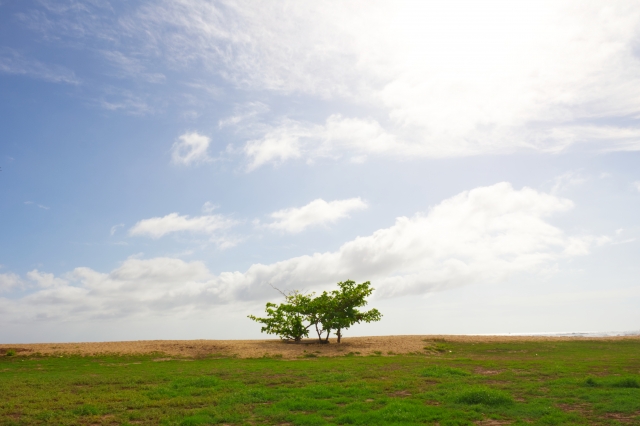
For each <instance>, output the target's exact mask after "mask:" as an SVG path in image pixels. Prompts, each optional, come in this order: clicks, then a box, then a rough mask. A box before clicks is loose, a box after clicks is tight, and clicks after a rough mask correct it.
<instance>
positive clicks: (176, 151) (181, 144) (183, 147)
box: [171, 132, 211, 166]
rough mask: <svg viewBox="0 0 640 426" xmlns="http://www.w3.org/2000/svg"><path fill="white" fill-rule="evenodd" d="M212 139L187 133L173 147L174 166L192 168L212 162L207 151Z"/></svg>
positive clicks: (195, 133)
mask: <svg viewBox="0 0 640 426" xmlns="http://www.w3.org/2000/svg"><path fill="white" fill-rule="evenodd" d="M210 143H211V139H209V137H207V136H204V135H200V134H198V133H197V132H187V133H185V134H184V135H182V136H180V137H179V138H178V141H176V142H175V143H174V144H173V146H172V147H171V159H172V161H173V163H174V164H180V165H184V166H191V165H193V164H197V163H202V162H207V161H211V158H209V155H208V154H207V150H208V149H209V144H210Z"/></svg>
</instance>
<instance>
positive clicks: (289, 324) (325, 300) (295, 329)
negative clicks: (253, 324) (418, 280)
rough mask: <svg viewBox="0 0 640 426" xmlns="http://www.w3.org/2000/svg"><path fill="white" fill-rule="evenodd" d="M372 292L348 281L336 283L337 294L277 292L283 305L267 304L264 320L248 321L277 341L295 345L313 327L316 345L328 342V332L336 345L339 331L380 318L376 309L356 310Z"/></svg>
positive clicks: (364, 285) (365, 286)
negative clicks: (291, 342) (256, 324)
mask: <svg viewBox="0 0 640 426" xmlns="http://www.w3.org/2000/svg"><path fill="white" fill-rule="evenodd" d="M274 288H275V287H274ZM276 290H278V289H276ZM373 290H374V289H373V288H372V287H371V283H370V282H369V281H366V282H364V283H362V284H356V283H355V281H351V280H347V281H344V282H339V283H338V290H333V291H331V292H326V291H325V292H323V293H322V294H321V295H319V296H318V297H314V295H315V294H314V293H311V294H308V295H306V294H303V293H301V292H299V291H297V290H294V291H292V292H289V293H284V292H282V291H280V290H278V291H279V292H280V293H281V294H282V295H283V296H284V297H285V303H281V304H279V305H277V304H275V303H267V306H266V308H265V311H266V313H267V316H266V317H265V318H259V317H256V316H254V315H249V316H248V317H249V318H250V319H252V320H254V321H257V322H260V323H262V324H264V326H263V327H262V328H261V331H262V332H263V333H267V334H276V335H278V336H280V338H281V339H285V340H293V341H295V342H299V341H300V340H302V338H303V337H308V336H309V329H310V328H311V327H315V330H316V333H317V334H318V340H319V341H320V342H328V341H329V336H330V334H331V331H333V330H335V331H336V334H337V336H338V343H340V341H341V339H342V331H343V330H346V329H348V328H350V327H351V326H352V325H354V324H359V323H361V322H367V323H368V322H373V321H380V319H381V318H382V314H380V312H379V311H378V310H377V309H371V310H369V311H361V310H360V309H359V308H362V307H363V306H366V305H367V297H369V296H370V295H371V293H372V292H373ZM325 333H326V336H325V338H324V340H323V339H322V337H323V334H325Z"/></svg>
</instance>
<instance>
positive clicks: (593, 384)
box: [584, 377, 598, 387]
mask: <svg viewBox="0 0 640 426" xmlns="http://www.w3.org/2000/svg"><path fill="white" fill-rule="evenodd" d="M584 383H585V384H586V385H587V386H591V387H596V386H598V382H596V380H595V379H594V378H593V377H589V378H588V379H587V380H585V381H584Z"/></svg>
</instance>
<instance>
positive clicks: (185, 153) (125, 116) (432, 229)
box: [0, 0, 640, 342]
mask: <svg viewBox="0 0 640 426" xmlns="http://www.w3.org/2000/svg"><path fill="white" fill-rule="evenodd" d="M639 36H640V7H638V5H637V3H636V2H634V1H606V2H590V3H589V4H588V5H586V4H584V2H579V1H575V2H574V1H549V2H544V1H531V2H527V1H523V2H510V1H483V2H477V1H453V2H452V1H442V2H440V1H431V2H366V7H365V6H364V3H361V2H358V1H350V2H323V3H322V4H320V3H318V4H312V3H304V2H260V3H259V4H256V3H255V2H242V1H239V2H232V1H219V2H215V1H214V2H205V1H196V0H182V1H178V2H175V1H155V2H147V1H142V2H108V1H99V0H93V1H89V0H87V1H84V2H80V1H74V0H69V1H55V2H54V1H47V0H41V1H21V2H12V1H2V2H0V167H1V169H2V171H1V172H0V191H1V195H2V196H1V197H0V215H1V218H2V222H1V225H0V226H1V230H2V239H1V241H2V244H0V265H1V268H0V320H1V321H2V323H3V324H4V326H3V327H2V330H0V341H4V342H35V341H44V340H46V341H72V340H76V341H77V340H114V339H119V340H127V339H159V338H165V339H169V338H259V337H260V333H259V327H257V326H256V325H255V323H252V322H251V321H249V320H248V319H247V318H246V315H247V314H249V313H259V312H261V311H262V309H263V306H264V303H265V302H266V301H269V300H272V301H277V300H278V296H279V295H278V294H277V293H276V292H275V291H274V290H273V289H272V288H271V286H270V285H269V284H273V285H275V286H276V287H278V288H282V289H300V290H305V291H322V290H324V289H327V288H330V287H331V286H332V285H334V284H335V283H336V282H337V281H342V280H345V279H354V280H357V281H365V280H370V281H371V282H372V284H373V286H374V287H375V288H376V292H375V293H374V295H373V298H372V300H371V305H372V306H375V307H377V308H379V309H380V310H381V311H382V312H383V314H384V315H385V316H384V319H383V321H382V322H380V323H378V324H375V325H362V326H358V327H357V328H354V329H353V330H352V331H351V333H352V334H418V333H424V334H427V333H518V332H520V333H524V332H527V333H531V332H566V331H627V330H637V329H639V328H640V325H639V324H640V313H639V311H638V309H637V306H638V304H639V302H640V285H639V284H638V278H637V277H638V276H639V272H640V267H639V266H638V262H637V259H638V258H639V255H640V245H639V242H638V237H640V222H639V221H638V211H640V168H639V167H638V164H639V161H640V152H639V151H640V120H639V118H638V117H639V116H640V115H639V114H640V44H639V42H638V40H640V37H639Z"/></svg>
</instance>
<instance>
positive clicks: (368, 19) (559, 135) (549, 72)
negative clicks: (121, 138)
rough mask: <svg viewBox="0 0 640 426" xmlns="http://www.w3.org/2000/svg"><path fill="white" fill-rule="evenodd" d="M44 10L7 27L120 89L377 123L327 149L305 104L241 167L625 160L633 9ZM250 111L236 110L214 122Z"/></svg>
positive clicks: (236, 4) (631, 98)
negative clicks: (149, 79) (65, 48)
mask: <svg viewBox="0 0 640 426" xmlns="http://www.w3.org/2000/svg"><path fill="white" fill-rule="evenodd" d="M46 9H47V10H46V11H45V10H37V11H34V12H33V13H32V14H22V15H21V16H20V19H21V20H22V21H23V22H25V23H26V24H27V25H28V26H30V27H31V28H32V29H35V30H37V31H39V32H41V33H42V34H43V36H44V37H45V38H46V39H47V40H53V39H58V38H65V39H71V41H73V43H75V44H76V45H77V44H79V43H80V44H81V43H87V42H88V41H87V40H90V39H91V38H92V37H93V40H94V41H99V42H100V45H101V46H102V45H104V44H107V43H111V46H110V47H106V48H105V52H107V53H105V55H106V56H105V57H106V58H108V60H109V61H110V63H112V64H116V65H117V66H118V67H120V69H122V70H124V71H123V73H124V75H127V76H130V78H139V76H136V75H138V74H140V75H142V74H144V75H150V76H163V75H165V73H166V72H165V71H166V70H167V69H170V70H171V71H172V72H174V71H182V72H183V73H185V74H181V75H182V76H183V77H185V76H186V78H184V79H183V80H184V81H197V83H194V84H197V85H198V86H199V87H205V88H206V87H212V86H216V87H217V85H218V82H219V80H220V78H222V79H223V80H225V81H226V82H227V83H228V84H231V85H232V86H235V87H236V88H240V89H241V90H244V91H252V90H255V91H257V92H258V93H260V96H261V97H262V99H264V97H268V96H273V95H276V96H278V97H282V96H284V97H287V96H289V98H285V99H287V100H295V101H297V99H299V96H300V95H303V96H307V99H309V100H311V101H312V100H317V101H320V102H322V101H324V100H330V101H331V102H330V105H336V106H338V107H339V109H336V110H334V111H350V112H349V115H350V116H351V117H352V118H350V119H351V120H360V121H364V122H368V124H369V127H370V129H373V130H375V127H376V126H377V127H379V129H378V130H377V131H376V132H375V134H374V136H373V140H375V143H371V144H368V143H366V138H361V139H358V136H356V137H355V142H353V141H352V138H351V137H347V138H343V137H338V138H334V139H332V138H331V137H327V136H326V135H325V131H326V129H325V127H326V126H327V124H326V123H325V124H323V123H322V122H323V121H324V119H325V118H326V116H330V115H331V112H329V113H328V114H327V115H325V116H324V117H322V118H321V119H320V120H319V121H314V122H313V123H310V124H305V123H304V122H303V121H301V120H300V117H304V116H307V117H317V111H316V109H315V108H316V106H317V105H316V103H314V102H305V104H307V105H310V107H308V108H305V107H299V108H296V112H295V118H296V121H292V122H291V123H286V122H285V123H284V124H282V122H283V118H282V117H280V118H279V119H278V121H277V122H271V123H268V126H266V128H265V129H264V132H263V134H261V135H258V136H256V137H253V138H252V139H251V141H250V142H249V143H248V144H247V145H246V146H245V147H244V148H245V149H244V152H245V153H246V155H248V156H249V158H250V164H249V166H248V168H249V169H253V168H256V167H259V166H260V165H262V164H265V163H269V162H274V163H279V162H282V161H287V160H291V159H295V158H301V157H304V158H314V157H315V156H317V155H321V154H322V153H325V154H329V155H330V156H334V155H336V153H335V151H336V150H338V151H340V150H339V148H338V147H336V146H334V145H333V144H327V143H326V141H327V139H331V140H345V142H340V143H339V144H338V145H341V146H342V147H343V148H344V149H345V150H347V151H351V150H354V151H357V153H354V155H355V157H354V160H356V161H361V160H362V159H363V158H364V155H365V154H367V153H368V154H373V155H375V154H378V155H379V154H382V153H384V154H385V155H386V153H389V152H392V153H394V155H396V156H405V157H406V156H414V155H420V156H428V157H446V156H467V155H480V154H486V153H505V152H513V151H516V150H523V149H527V150H537V151H543V152H558V151H562V150H564V149H567V148H568V147H570V146H573V145H578V144H583V145H584V144H586V145H585V146H589V147H591V148H595V149H596V150H639V149H640V142H639V141H640V122H638V119H637V118H636V117H638V116H639V115H638V114H639V113H640V59H639V55H638V49H637V40H638V38H639V37H640V7H638V3H637V1H635V0H616V1H607V0H599V1H593V2H589V3H588V4H587V5H585V4H584V2H583V1H581V0H522V1H518V2H513V1H509V0H488V1H483V2H478V1H475V0H455V1H448V0H439V1H438V0H436V1H429V2H416V1H411V0H406V1H397V2H388V1H382V0H380V1H376V0H374V1H364V0H362V1H352V2H346V3H345V2H341V1H326V2H322V3H313V2H286V1H285V2H275V3H274V2H260V3H259V4H255V3H254V2H250V1H248V0H237V1H220V2H203V1H200V0H182V1H179V2H176V1H169V0H164V1H159V2H150V3H143V4H142V5H140V6H139V7H134V8H131V9H129V10H127V11H125V12H116V11H113V12H112V13H109V14H106V13H104V10H102V9H100V6H98V5H91V4H85V5H83V6H82V7H76V6H74V4H73V3H70V5H69V6H65V7H64V8H59V7H48V6H47V7H46ZM206 73H209V74H210V75H211V77H210V78H209V79H208V80H207V79H205V80H202V78H203V77H202V75H203V74H205V75H206ZM166 74H167V77H166V78H167V80H169V81H168V83H171V81H170V77H169V75H170V74H171V73H166ZM184 81H182V82H180V85H183V83H184V84H189V83H185V82H184ZM214 82H215V84H214ZM214 92H215V93H212V92H210V91H207V90H197V91H194V93H196V94H197V96H200V97H201V99H208V100H210V99H211V98H212V97H213V98H216V97H219V96H220V91H219V90H218V89H216V90H214ZM267 102H268V101H267ZM112 104H113V107H114V108H115V107H119V106H120V105H121V103H118V102H112ZM257 104H258V103H256V105H257ZM363 111H366V112H364V113H363ZM254 116H255V114H254V113H253V112H252V111H251V108H248V107H247V109H246V111H245V110H242V108H240V109H239V110H238V111H236V112H235V113H234V114H233V115H232V116H231V117H229V118H227V119H223V120H220V121H219V126H220V127H225V126H227V125H233V124H234V123H235V124H238V123H241V122H246V121H247V120H251V119H252V117H254ZM371 116H372V117H374V118H375V119H369V118H363V117H371ZM284 121H286V120H284ZM310 121H313V120H310ZM620 122H624V123H626V124H625V125H619V124H613V123H620ZM296 123H298V124H296ZM283 125H284V126H285V127H287V129H286V131H284V130H282V129H281V127H282V126H283ZM314 126H319V127H318V128H316V127H314ZM317 131H319V132H320V134H317V133H316V132H317ZM309 132H311V134H309ZM363 133H366V132H363ZM376 135H379V136H376ZM305 140H306V142H305ZM300 141H302V145H303V146H300V143H299V142H300ZM363 141H364V142H363ZM327 145H329V146H327ZM390 146H396V147H397V150H393V149H391V148H390Z"/></svg>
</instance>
